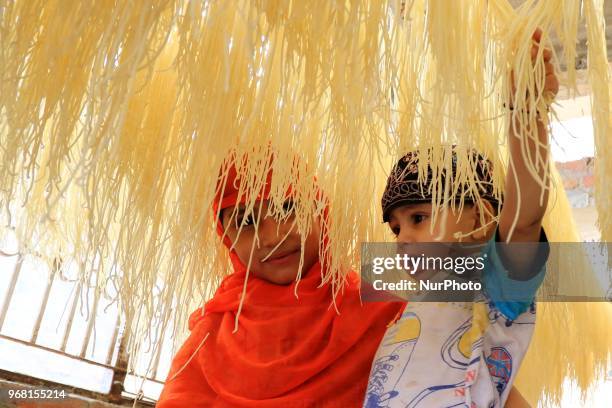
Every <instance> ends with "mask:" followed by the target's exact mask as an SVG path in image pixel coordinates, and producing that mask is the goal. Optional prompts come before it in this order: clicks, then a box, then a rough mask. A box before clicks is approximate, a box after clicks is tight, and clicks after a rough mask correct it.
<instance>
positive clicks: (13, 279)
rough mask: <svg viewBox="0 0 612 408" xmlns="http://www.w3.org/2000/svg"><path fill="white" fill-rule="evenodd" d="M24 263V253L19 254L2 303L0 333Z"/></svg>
mask: <svg viewBox="0 0 612 408" xmlns="http://www.w3.org/2000/svg"><path fill="white" fill-rule="evenodd" d="M22 265H23V255H19V258H17V263H16V264H15V268H13V275H12V276H11V281H10V283H9V286H8V290H7V291H6V297H5V298H4V302H3V303H2V309H0V333H1V332H2V327H3V326H4V319H6V312H8V308H9V306H10V304H11V299H12V298H13V293H14V292H15V286H17V279H18V278H19V274H20V273H21V266H22Z"/></svg>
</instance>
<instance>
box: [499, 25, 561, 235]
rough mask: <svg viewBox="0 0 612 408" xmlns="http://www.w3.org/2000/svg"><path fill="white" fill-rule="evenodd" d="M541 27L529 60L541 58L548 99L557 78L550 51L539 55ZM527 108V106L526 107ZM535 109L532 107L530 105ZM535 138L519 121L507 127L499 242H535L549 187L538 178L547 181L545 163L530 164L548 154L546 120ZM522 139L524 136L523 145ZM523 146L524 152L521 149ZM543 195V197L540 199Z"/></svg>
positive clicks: (534, 36) (539, 119)
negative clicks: (507, 145) (504, 185)
mask: <svg viewBox="0 0 612 408" xmlns="http://www.w3.org/2000/svg"><path fill="white" fill-rule="evenodd" d="M541 37H542V31H541V30H540V29H538V30H536V32H535V33H534V34H533V36H532V40H533V45H532V47H531V60H532V63H534V62H535V60H536V58H538V57H541V58H543V59H544V67H545V70H546V79H545V82H544V87H543V89H542V90H538V91H539V92H542V94H543V95H544V96H546V98H547V100H548V101H549V102H550V101H552V99H553V98H554V96H555V95H556V94H557V91H558V90H559V81H558V79H557V76H556V75H555V70H554V67H553V65H552V63H551V62H550V59H551V56H552V53H551V51H550V50H549V49H544V50H543V52H542V55H541V56H539V55H538V54H539V49H540V39H541ZM528 109H529V108H528ZM532 109H535V107H532ZM537 127H538V129H537V141H536V140H534V139H533V138H527V137H526V134H527V133H528V132H527V131H528V129H527V130H525V129H521V128H520V127H519V126H518V123H511V124H510V126H509V130H508V144H509V153H510V155H511V160H510V161H509V162H510V164H509V166H508V172H507V177H506V190H505V193H504V196H505V197H504V206H503V209H502V211H501V214H500V220H499V234H500V238H501V240H502V241H508V238H510V239H509V241H511V242H538V241H539V238H540V229H541V226H542V218H543V217H544V213H545V211H546V205H547V202H548V188H544V187H543V185H542V184H540V182H539V180H545V181H546V184H545V185H546V186H548V184H549V172H548V165H549V164H548V162H546V161H543V160H539V161H538V162H537V163H533V165H532V166H530V164H531V163H530V162H532V161H534V160H535V158H542V159H546V158H547V157H548V149H549V143H548V129H547V126H546V124H545V121H543V120H541V118H539V117H538V119H537ZM524 139H527V143H526V145H525V142H524ZM523 149H525V152H523ZM534 166H535V168H536V169H537V178H536V177H534V175H533V174H532V173H531V172H530V171H529V168H530V167H534ZM540 198H542V199H540Z"/></svg>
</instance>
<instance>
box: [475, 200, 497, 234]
mask: <svg viewBox="0 0 612 408" xmlns="http://www.w3.org/2000/svg"><path fill="white" fill-rule="evenodd" d="M474 217H475V220H474V221H475V222H474V231H473V232H472V233H471V234H470V236H471V237H472V238H473V239H474V240H475V241H484V240H486V239H488V237H489V235H490V232H491V230H492V229H494V228H495V223H494V222H493V221H494V219H495V213H494V212H493V205H492V204H491V203H490V202H489V201H487V200H480V203H474Z"/></svg>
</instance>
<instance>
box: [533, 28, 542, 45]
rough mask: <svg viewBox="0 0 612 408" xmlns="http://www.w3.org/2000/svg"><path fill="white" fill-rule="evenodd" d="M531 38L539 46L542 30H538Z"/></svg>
mask: <svg viewBox="0 0 612 408" xmlns="http://www.w3.org/2000/svg"><path fill="white" fill-rule="evenodd" d="M531 38H532V39H533V41H535V42H536V43H538V44H539V43H540V40H541V39H542V30H541V29H540V28H536V30H535V31H534V32H533V34H532V35H531Z"/></svg>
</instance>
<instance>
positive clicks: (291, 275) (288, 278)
mask: <svg viewBox="0 0 612 408" xmlns="http://www.w3.org/2000/svg"><path fill="white" fill-rule="evenodd" d="M297 269H298V266H297V265H296V266H293V267H286V268H282V269H281V270H279V269H277V270H275V271H273V272H270V273H266V274H265V276H263V277H262V278H263V279H265V280H267V281H268V282H270V283H274V284H275V285H291V284H292V283H293V282H295V279H296V278H297ZM306 272H307V271H305V272H302V276H301V278H304V276H306Z"/></svg>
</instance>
